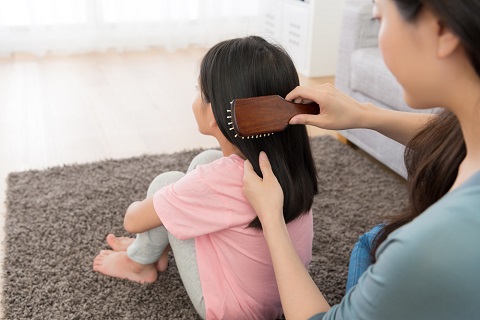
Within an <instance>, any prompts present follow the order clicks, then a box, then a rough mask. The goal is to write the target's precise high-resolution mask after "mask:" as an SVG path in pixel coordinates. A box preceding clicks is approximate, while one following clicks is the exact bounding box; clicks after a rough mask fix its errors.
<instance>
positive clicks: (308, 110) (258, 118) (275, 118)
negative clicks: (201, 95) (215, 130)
mask: <svg viewBox="0 0 480 320" xmlns="http://www.w3.org/2000/svg"><path fill="white" fill-rule="evenodd" d="M230 104H231V107H232V109H231V112H232V116H231V117H232V124H233V128H231V130H232V129H235V132H236V133H237V134H238V135H239V136H240V137H244V138H245V137H248V138H250V137H252V138H253V137H257V138H258V136H259V135H265V134H269V133H274V132H279V131H283V130H285V129H286V128H287V126H288V123H289V121H290V119H292V118H293V116H295V115H297V114H319V113H320V107H319V106H318V104H317V103H315V102H312V103H308V104H303V103H294V102H290V101H287V100H285V99H283V98H282V97H280V96H278V95H273V96H263V97H254V98H245V99H236V100H233V101H232V102H231V103H230Z"/></svg>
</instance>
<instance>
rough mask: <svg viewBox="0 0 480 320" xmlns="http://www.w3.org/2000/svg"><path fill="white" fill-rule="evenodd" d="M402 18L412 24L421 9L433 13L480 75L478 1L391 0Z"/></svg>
mask: <svg viewBox="0 0 480 320" xmlns="http://www.w3.org/2000/svg"><path fill="white" fill-rule="evenodd" d="M393 2H394V3H395V4H396V6H397V8H398V10H399V11H400V14H401V15H402V17H403V18H404V19H405V20H406V21H409V22H414V21H415V20H416V19H417V17H418V16H419V13H420V12H421V10H422V9H424V8H428V9H430V10H431V11H433V12H434V13H435V14H436V15H437V16H438V17H439V18H440V21H441V22H442V23H443V25H444V26H445V27H447V28H449V29H450V30H451V31H452V32H453V33H455V34H456V35H457V37H458V38H459V39H460V42H461V43H462V46H463V47H464V48H465V51H466V53H467V56H468V57H469V59H470V61H471V63H472V66H473V68H474V69H475V71H476V73H477V74H479V75H480V48H479V41H480V39H479V38H480V23H479V17H480V1H478V0H393Z"/></svg>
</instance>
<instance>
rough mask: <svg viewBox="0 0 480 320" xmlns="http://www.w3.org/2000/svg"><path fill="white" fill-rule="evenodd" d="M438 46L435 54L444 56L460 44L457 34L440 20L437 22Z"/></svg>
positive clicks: (440, 56)
mask: <svg viewBox="0 0 480 320" xmlns="http://www.w3.org/2000/svg"><path fill="white" fill-rule="evenodd" d="M438 25H439V28H438V47H437V56H438V57H439V58H446V57H448V56H449V55H451V54H452V53H453V52H455V50H457V48H458V47H459V46H460V40H459V39H458V36H457V35H456V34H454V33H453V32H452V31H451V30H450V28H447V27H446V26H445V25H444V24H443V23H442V22H441V21H439V22H438Z"/></svg>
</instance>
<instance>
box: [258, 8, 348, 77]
mask: <svg viewBox="0 0 480 320" xmlns="http://www.w3.org/2000/svg"><path fill="white" fill-rule="evenodd" d="M343 3H344V0H311V1H300V0H260V13H261V15H262V21H261V25H260V31H261V34H262V36H264V37H265V38H266V39H267V40H270V41H274V42H278V43H280V44H281V45H282V46H283V47H284V48H285V49H286V50H287V52H288V53H289V54H290V56H291V57H292V59H293V61H294V63H295V66H296V67H297V70H298V72H299V73H301V74H303V75H304V76H307V77H322V76H331V75H334V74H335V69H336V57H337V52H338V38H339V35H340V20H341V13H342V7H343Z"/></svg>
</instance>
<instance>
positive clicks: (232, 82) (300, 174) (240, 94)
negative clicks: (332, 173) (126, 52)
mask: <svg viewBox="0 0 480 320" xmlns="http://www.w3.org/2000/svg"><path fill="white" fill-rule="evenodd" d="M199 83H200V87H201V92H202V95H203V100H204V102H206V103H211V105H212V111H213V115H214V117H215V120H216V122H217V124H218V126H219V128H220V130H221V131H222V133H223V135H224V136H225V137H226V138H227V139H228V141H230V142H231V143H232V144H234V145H235V146H236V147H237V148H238V149H239V150H240V151H241V152H242V153H243V155H244V156H245V157H246V158H247V159H248V160H249V161H250V162H251V163H252V165H253V168H254V169H255V172H256V173H257V174H258V175H259V176H261V171H260V167H259V163H258V155H259V153H260V151H265V152H266V153H267V155H268V158H269V160H270V163H271V165H272V170H273V172H274V173H275V176H276V177H277V179H278V182H279V183H280V185H281V186H282V190H283V193H284V206H283V216H284V218H285V222H286V223H288V222H290V221H292V220H294V219H295V218H297V217H298V216H300V215H301V214H302V213H305V212H308V211H309V210H310V208H311V207H312V203H313V197H314V195H315V194H317V192H318V186H317V173H316V169H315V164H314V161H313V157H312V153H311V150H310V142H309V139H308V135H307V130H306V128H305V126H303V125H295V126H289V127H287V129H286V130H284V131H282V132H278V133H275V134H273V135H270V136H267V137H262V138H253V139H242V138H241V137H235V131H234V130H229V129H230V128H231V127H232V125H231V124H229V122H231V119H227V116H229V115H230V113H229V112H228V111H227V110H229V109H230V101H232V100H234V99H240V98H250V97H256V96H266V95H279V96H281V97H285V96H286V95H287V94H288V93H289V92H290V91H291V90H293V89H294V88H295V87H296V86H298V85H299V79H298V74H297V71H296V69H295V66H294V64H293V62H292V60H291V59H290V57H289V56H288V54H287V53H286V52H285V50H284V49H282V48H281V47H279V46H277V45H274V44H271V43H269V42H267V41H266V40H264V39H263V38H260V37H257V36H250V37H246V38H238V39H232V40H227V41H223V42H220V43H218V44H217V45H215V46H214V47H213V48H211V49H210V50H209V51H208V52H207V53H206V55H205V57H204V58H203V60H202V62H201V65H200V79H199ZM249 227H252V228H256V229H261V228H262V226H261V224H260V220H259V219H258V217H257V218H255V219H254V220H253V221H252V222H251V223H250V224H249Z"/></svg>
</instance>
